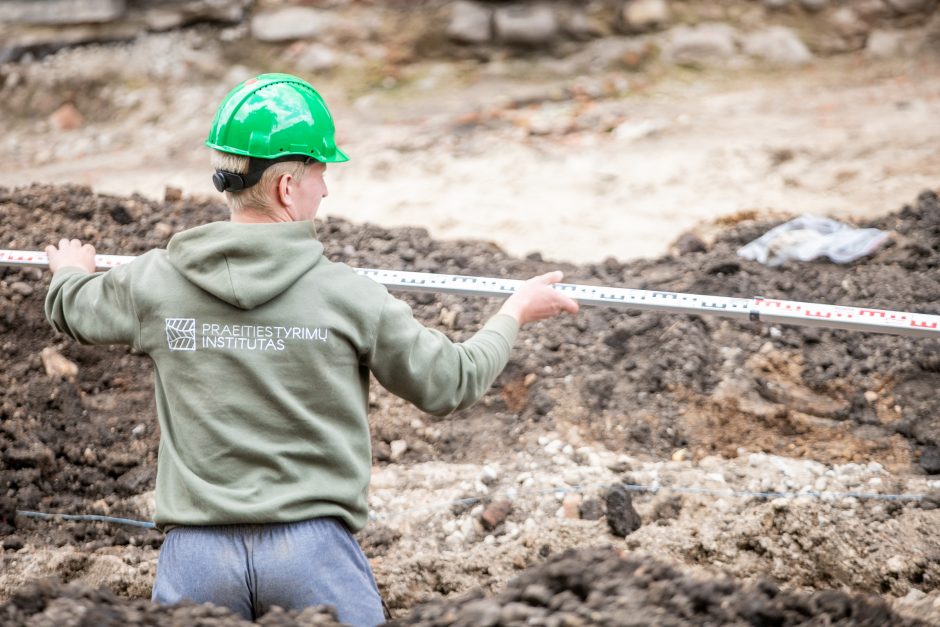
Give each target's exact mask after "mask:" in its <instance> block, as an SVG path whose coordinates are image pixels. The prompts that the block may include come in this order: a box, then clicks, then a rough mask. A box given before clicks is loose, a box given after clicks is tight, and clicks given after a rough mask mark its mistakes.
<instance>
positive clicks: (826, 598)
mask: <svg viewBox="0 0 940 627" xmlns="http://www.w3.org/2000/svg"><path fill="white" fill-rule="evenodd" d="M397 624H401V625H421V626H426V627H431V626H438V625H440V626H443V625H467V626H470V625H473V626H480V625H507V626H508V625H520V626H521V625H663V626H666V625H676V626H678V625H777V626H780V627H783V626H785V625H856V626H861V625H870V626H872V627H874V626H876V625H878V626H882V625H912V626H913V625H918V624H922V623H918V622H916V621H914V620H912V619H906V618H901V617H899V616H897V615H896V614H894V613H893V612H892V611H891V610H890V608H888V607H887V606H886V605H885V604H884V602H883V601H882V600H881V599H878V598H874V597H863V596H856V595H849V594H845V593H843V592H837V591H834V590H831V591H824V592H817V593H813V594H805V593H799V592H791V591H783V590H780V589H779V588H778V587H777V586H776V585H774V584H773V583H771V582H769V581H762V582H759V583H757V584H754V585H748V586H742V585H740V584H739V583H736V582H734V581H733V580H730V579H724V578H719V579H711V580H704V579H695V578H692V577H689V576H688V575H683V574H681V573H679V572H678V571H676V570H675V569H673V568H671V567H669V566H667V565H665V564H661V563H658V562H656V561H654V560H651V559H648V558H646V559H643V558H638V557H634V556H630V555H627V556H621V555H619V554H618V553H616V552H615V551H613V550H605V549H589V550H580V551H578V550H570V551H566V552H565V553H564V554H562V555H560V556H558V557H555V558H552V559H551V560H549V561H548V562H547V563H545V564H543V565H541V566H538V567H536V568H532V569H530V570H528V571H526V572H525V573H523V574H522V575H520V576H519V577H518V578H517V579H515V580H514V581H513V582H512V583H510V584H509V586H507V588H506V590H505V591H504V592H502V593H500V594H499V595H496V596H495V597H492V598H482V595H470V596H468V597H465V598H463V599H461V600H459V601H450V602H439V603H429V604H427V605H425V606H422V607H421V608H420V609H418V610H417V611H416V612H414V613H413V614H411V615H410V616H408V617H407V618H404V619H401V620H400V621H397ZM923 624H925V623H923Z"/></svg>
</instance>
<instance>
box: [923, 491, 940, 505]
mask: <svg viewBox="0 0 940 627" xmlns="http://www.w3.org/2000/svg"><path fill="white" fill-rule="evenodd" d="M920 506H921V509H938V508H940V488H934V489H933V490H930V491H929V492H927V494H925V495H924V499H923V500H922V501H921V502H920Z"/></svg>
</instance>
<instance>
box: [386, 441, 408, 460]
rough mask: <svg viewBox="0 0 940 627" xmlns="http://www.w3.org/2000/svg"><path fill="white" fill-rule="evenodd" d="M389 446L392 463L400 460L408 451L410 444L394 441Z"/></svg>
mask: <svg viewBox="0 0 940 627" xmlns="http://www.w3.org/2000/svg"><path fill="white" fill-rule="evenodd" d="M389 446H390V447H391V454H390V457H391V460H392V461H395V460H397V459H399V458H400V457H401V456H402V455H404V454H405V451H407V450H408V442H406V441H405V440H392V441H391V442H389Z"/></svg>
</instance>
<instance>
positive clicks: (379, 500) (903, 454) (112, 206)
mask: <svg viewBox="0 0 940 627" xmlns="http://www.w3.org/2000/svg"><path fill="white" fill-rule="evenodd" d="M0 212H2V214H3V216H4V227H5V228H4V240H3V241H2V242H0V245H2V247H3V248H12V249H25V250H37V249H41V248H42V247H43V246H44V245H46V244H47V243H49V242H50V241H52V240H55V239H58V238H59V237H63V236H69V237H72V236H74V237H80V238H83V239H85V240H88V241H90V242H92V243H94V244H95V245H96V246H97V248H98V250H99V252H100V253H104V254H131V255H132V254H139V253H142V252H144V251H146V250H148V249H150V248H153V247H162V246H165V245H166V243H167V241H168V239H169V238H170V237H171V236H172V234H173V233H174V232H177V231H179V230H182V229H185V228H189V227H192V226H196V225H198V224H202V223H204V222H207V221H211V220H222V219H225V217H226V212H225V210H224V207H222V206H221V205H219V204H217V203H212V202H206V201H195V200H192V199H188V198H183V199H180V200H177V201H171V202H156V201H153V200H148V199H145V198H143V197H140V196H132V197H118V196H108V195H101V194H95V193H93V192H92V191H91V190H89V189H88V188H84V187H76V186H46V185H33V186H30V187H25V188H16V189H8V188H0ZM779 222H780V219H779V218H777V219H770V218H767V217H762V216H761V215H759V214H754V213H747V214H739V215H737V216H734V217H732V218H726V219H723V220H721V221H719V222H716V223H714V224H713V225H710V226H709V227H708V228H704V229H702V230H700V231H699V232H696V233H688V234H687V235H686V236H684V237H683V238H680V240H678V241H677V244H676V246H675V253H674V254H672V255H669V256H664V257H661V258H658V259H652V260H640V261H631V262H621V261H619V260H617V259H614V258H608V259H606V260H604V261H602V262H600V263H592V264H582V265H575V264H570V263H566V262H560V261H554V260H550V259H543V258H542V257H541V256H540V255H538V254H533V255H529V256H527V257H515V256H512V255H509V254H507V253H506V252H504V251H503V250H501V249H500V248H499V247H497V246H496V245H494V244H491V243H487V242H481V241H471V240H464V241H439V240H435V239H432V238H431V237H430V236H429V234H428V233H427V232H426V231H425V230H423V229H419V228H396V229H385V228H380V227H378V226H374V225H370V224H353V223H350V222H347V221H344V220H340V219H336V218H329V219H328V220H326V221H325V222H322V223H319V224H318V233H319V235H320V238H321V239H322V240H323V242H324V244H325V247H326V251H327V254H328V256H329V257H330V258H331V259H333V260H334V261H339V262H344V263H348V264H350V265H352V266H355V267H376V268H391V269H401V270H415V271H423V272H441V273H449V274H466V275H474V276H494V277H503V278H527V277H529V276H532V275H535V274H538V273H542V272H545V271H548V270H553V269H562V270H564V271H565V273H566V279H565V280H566V281H568V282H571V283H583V284H593V285H609V286H619V287H631V288H641V289H653V290H663V291H674V292H690V293H698V294H715V295H722V296H736V297H751V296H754V295H761V296H765V297H769V298H783V299H787V300H799V301H808V302H822V303H830V304H845V305H855V306H867V307H875V308H883V309H894V310H901V311H916V312H922V313H931V314H938V313H940V305H938V303H940V274H938V272H937V264H938V261H937V260H938V259H940V257H938V253H940V202H938V198H937V195H936V194H935V193H934V192H932V191H925V192H923V193H921V194H920V195H919V196H917V198H916V199H914V200H913V201H912V202H911V204H910V205H907V206H905V207H903V208H901V209H899V210H898V211H896V212H894V213H892V214H890V215H887V216H885V217H882V218H878V219H871V220H865V221H863V222H860V223H859V226H865V227H875V228H880V229H884V230H887V231H890V232H891V233H892V238H891V240H890V241H889V243H888V244H887V245H885V246H883V247H882V248H881V249H879V250H878V251H876V252H874V253H873V254H872V255H870V256H868V257H866V258H863V259H860V260H858V261H855V262H853V263H850V264H846V265H836V264H833V263H830V262H828V261H825V260H820V261H814V262H804V263H793V264H789V265H784V266H782V267H776V268H770V267H766V266H763V265H761V264H759V263H757V262H753V261H748V260H745V259H743V258H741V257H739V256H738V255H737V254H736V250H737V248H738V247H740V246H741V245H743V244H745V243H747V242H748V241H751V240H752V239H754V238H756V237H758V236H759V235H761V234H763V233H764V232H766V231H767V230H769V229H770V228H772V227H773V226H775V225H776V224H778V223H779ZM47 280H48V278H47V277H46V276H45V275H44V272H43V271H41V270H39V269H22V268H18V269H14V268H0V347H2V350H3V353H4V363H5V366H4V368H3V369H2V371H0V390H2V392H3V399H2V401H0V545H2V547H3V549H4V550H3V552H2V553H0V563H2V565H3V567H2V568H0V573H2V574H0V599H2V600H6V605H4V606H3V607H2V608H0V616H5V617H7V618H9V619H10V620H11V621H14V622H15V621H21V622H25V621H26V620H28V619H29V617H30V616H35V615H38V614H43V613H46V614H45V616H46V617H47V618H48V617H49V616H52V614H48V612H53V611H60V612H61V614H59V615H61V616H73V617H74V616H79V615H82V616H86V617H94V616H98V615H102V616H103V615H106V614H107V615H111V614H109V613H115V614H114V615H120V616H124V617H125V618H126V617H128V616H131V615H133V616H134V617H136V618H134V619H133V620H136V621H138V622H139V623H140V624H167V623H169V622H170V621H172V620H185V621H192V620H196V619H198V620H203V619H205V620H206V621H209V620H210V619H211V620H217V621H219V622H217V623H215V624H234V623H233V622H232V623H230V622H227V621H230V620H231V621H234V620H235V619H234V618H233V617H230V616H225V615H224V613H222V612H221V611H217V610H216V609H212V610H209V609H198V608H188V609H186V608H184V609H180V610H168V609H155V608H150V607H149V606H147V605H146V602H144V601H141V599H145V598H146V597H148V596H149V586H150V584H151V583H152V578H153V572H154V565H155V560H156V551H157V549H158V548H159V546H160V543H161V540H162V537H161V535H160V534H159V533H157V532H155V531H151V530H146V529H141V528H138V527H131V526H120V525H112V524H106V523H101V522H63V521H61V520H52V521H49V520H40V519H35V518H29V517H25V516H22V515H17V514H16V511H17V510H38V511H42V512H57V513H65V514H102V515H110V516H121V517H127V518H132V519H143V520H146V519H148V518H149V517H150V516H152V489H153V484H154V478H155V461H156V454H157V444H158V439H159V433H158V430H157V425H156V420H155V415H154V408H153V400H152V390H151V386H152V371H151V365H150V363H149V360H148V359H147V357H146V356H144V355H140V354H135V353H134V352H133V351H131V350H130V349H128V348H125V347H87V346H81V345H79V344H77V343H75V342H73V341H71V340H68V339H66V338H64V337H63V336H61V335H57V334H56V333H55V332H54V331H53V330H52V329H51V327H49V325H48V323H47V322H46V321H45V319H44V316H43V306H42V303H43V297H44V293H45V287H46V284H47ZM402 298H403V299H405V300H406V301H408V302H409V303H410V304H411V305H412V306H413V308H414V311H415V315H416V316H417V317H418V319H420V320H421V321H422V322H424V323H425V324H427V325H429V326H431V327H434V328H437V329H439V330H441V331H442V332H444V333H446V334H448V335H449V336H450V337H452V338H453V339H455V340H458V341H459V340H462V339H465V338H467V337H469V336H470V335H471V334H472V333H473V332H474V331H475V330H476V329H478V328H479V327H480V326H481V325H482V323H483V322H484V321H485V320H486V319H487V317H489V316H490V315H492V314H493V313H495V312H496V310H497V309H498V306H499V303H498V302H497V301H494V300H487V299H482V298H477V299H473V298H465V297H458V296H441V295H434V294H423V295H402ZM938 348H940V345H938V342H937V340H936V339H933V338H913V337H901V336H893V335H880V334H866V333H858V332H850V331H842V330H832V329H823V328H810V327H797V326H778V325H763V324H760V323H753V322H741V321H735V320H729V319H724V318H719V317H706V316H685V315H667V314H657V313H650V312H647V313H640V312H631V311H624V310H614V309H606V308H587V307H586V308H583V309H582V311H581V313H579V314H578V315H577V316H574V317H564V318H558V319H554V320H551V321H546V322H542V323H538V324H536V325H533V326H531V327H528V328H526V329H525V330H524V331H523V333H522V334H521V335H520V339H519V340H518V341H517V345H516V347H515V350H514V353H513V357H512V359H511V361H510V364H509V366H508V367H507V368H506V370H505V372H504V373H503V374H502V375H501V376H500V377H499V379H498V380H497V382H496V384H495V385H494V387H493V389H492V390H491V391H490V392H489V393H488V394H487V395H486V397H485V398H484V399H483V400H482V401H481V402H480V403H478V404H477V405H476V406H475V407H473V408H471V409H469V410H466V411H464V412H461V413H460V414H459V415H455V416H452V417H450V418H448V419H446V420H433V419H431V418H429V417H428V416H426V415H423V414H421V413H420V412H418V411H417V410H415V409H413V408H411V407H410V406H408V405H407V404H406V403H404V402H403V401H401V400H399V399H396V398H394V397H392V396H391V395H389V394H387V393H386V392H384V391H383V390H381V389H380V388H378V387H375V388H374V390H373V394H372V400H371V403H370V405H371V407H370V409H371V416H372V424H373V458H374V459H373V461H374V479H373V485H372V496H371V500H370V505H371V509H372V511H373V514H374V518H373V520H372V521H371V522H370V523H369V525H368V526H367V527H366V529H365V530H364V531H363V532H362V534H361V535H360V542H361V543H362V544H363V546H364V548H365V549H366V552H367V555H368V556H369V557H370V559H371V561H372V564H373V568H374V570H375V572H376V576H377V578H378V581H379V585H380V589H381V590H382V592H383V595H384V596H385V598H386V600H387V601H388V602H389V605H390V606H391V607H392V609H393V611H394V612H395V615H396V617H397V619H398V620H400V621H402V622H403V623H404V624H428V625H431V624H434V625H437V624H441V625H443V624H486V623H485V621H484V622H479V621H481V620H482V618H481V617H488V618H487V620H489V619H490V618H493V617H494V616H495V617H496V618H495V619H493V620H497V621H501V622H505V623H506V624H523V623H525V621H528V620H530V619H532V620H537V621H544V623H536V624H582V623H591V622H595V621H594V618H593V617H595V614H592V612H594V613H596V616H599V617H605V616H609V617H615V616H617V615H618V612H619V613H620V614H619V615H621V616H622V615H624V614H623V613H622V612H629V614H628V615H629V616H635V617H637V620H638V621H639V622H640V623H643V624H656V623H657V621H659V624H704V623H706V622H708V621H712V622H714V621H719V620H720V621H725V622H730V623H732V624H734V622H735V621H737V622H739V623H741V624H749V622H750V623H752V622H753V621H754V620H755V617H763V618H762V619H761V620H765V622H768V623H773V624H798V620H797V619H798V618H799V617H800V616H823V615H825V616H826V617H828V620H830V624H917V623H916V622H914V621H916V620H928V621H929V620H937V619H938V617H940V568H938V566H937V564H940V538H937V534H936V529H937V528H938V523H940V513H938V508H937V504H938V500H940V499H938V497H937V493H936V491H937V489H940V477H938V476H937V474H938V473H940V449H938V447H940V435H938V434H940V411H938V410H940V398H937V396H936V393H935V390H936V389H937V387H938V385H940V350H938ZM661 460H671V461H665V462H664V461H661ZM615 486H627V487H628V488H629V490H630V493H631V494H632V499H631V501H632V502H631V503H630V507H629V508H627V509H635V514H636V517H637V521H638V522H639V524H638V525H636V526H633V528H631V529H630V530H629V531H626V532H625V531H624V530H622V529H621V530H618V529H617V528H616V524H615V523H616V521H615V518H616V517H615V516H614V514H615V513H619V512H614V511H613V509H612V505H611V504H612V501H611V498H610V494H611V491H612V489H613V487H615ZM693 488H694V489H693ZM624 489H626V488H624ZM696 490H698V491H696ZM741 491H747V492H748V494H747V495H743V496H742V495H740V494H737V493H736V492H738V493H739V492H741ZM801 492H802V493H803V495H802V496H798V495H799V493H801ZM809 492H814V493H827V494H828V496H826V497H825V498H821V497H819V496H814V495H812V494H808V493H809ZM784 493H786V494H787V495H789V496H780V495H781V494H784ZM872 494H875V495H878V496H876V497H874V498H871V497H870V495H872ZM775 495H776V496H775ZM866 495H867V496H866ZM791 497H792V498H791ZM624 535H625V536H626V537H623V536H624ZM610 545H613V546H614V547H615V550H613V551H612V550H611V549H610V548H607V549H602V548H599V547H603V546H607V547H609V546H610ZM579 547H580V548H582V550H579V551H574V552H567V551H568V550H569V549H573V548H579ZM583 547H594V548H593V549H585V548H583ZM627 551H628V552H627ZM624 552H627V553H624ZM621 553H623V554H621ZM654 554H655V555H656V558H654V557H653V555H654ZM50 576H51V577H56V578H58V579H59V580H60V583H50V582H48V581H47V582H45V583H42V584H40V583H37V582H38V581H40V580H42V579H43V578H45V577H50ZM511 581H513V582H514V583H512V584H510V583H509V582H511ZM69 582H73V583H71V584H69ZM24 585H27V586H31V587H27V588H25V589H23V588H22V587H23V586H24ZM507 586H508V587H507ZM24 590H25V591H24ZM836 590H839V592H836ZM18 591H19V592H18ZM592 591H593V592H592ZM664 591H665V592H664ZM677 591H679V592H681V594H678V592H677ZM666 592H668V594H666ZM467 594H470V596H469V597H467V596H466V595H467ZM17 595H19V596H17ZM870 595H876V598H871V596H870ZM458 599H459V600H458ZM428 602H431V603H432V604H431V605H423V604H425V603H428ZM4 612H6V614H4ZM96 612H99V613H103V614H96ZM173 612H183V614H180V615H179V616H176V615H174V614H173ZM214 612H215V613H214ZM762 612H764V613H765V614H762ZM807 612H809V613H808V614H807ZM173 616H176V619H174V618H173ZM279 616H280V618H279V619H278V620H281V619H283V621H282V623H277V624H330V623H329V622H316V621H329V620H331V618H330V615H329V613H328V612H326V611H323V612H321V611H319V610H317V611H314V610H310V611H308V615H304V614H299V613H293V614H292V613H283V614H280V615H279ZM127 620H128V621H129V622H132V621H131V620H130V619H127ZM271 620H272V621H273V620H274V618H273V617H272V619H271ZM568 620H570V621H572V622H567V623H566V622H565V621H568ZM578 620H580V621H582V623H578V622H577V621H578ZM597 620H601V619H597ZM611 620H613V619H612V618H611ZM291 621H294V622H293V623H291ZM670 621H672V622H670ZM696 621H698V622H696ZM840 621H841V622H840ZM865 621H868V622H867V623H866V622H865ZM206 624H210V623H209V622H207V623H206ZM271 624H275V623H274V622H272V623H271ZM488 624H496V622H492V623H488Z"/></svg>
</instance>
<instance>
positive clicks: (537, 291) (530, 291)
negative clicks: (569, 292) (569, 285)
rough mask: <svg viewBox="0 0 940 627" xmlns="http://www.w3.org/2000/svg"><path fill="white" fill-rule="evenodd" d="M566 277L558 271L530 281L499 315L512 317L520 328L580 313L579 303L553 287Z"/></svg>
mask: <svg viewBox="0 0 940 627" xmlns="http://www.w3.org/2000/svg"><path fill="white" fill-rule="evenodd" d="M564 276H565V275H564V273H562V272H561V271H560V270H556V271H555V272H549V273H547V274H543V275H541V276H537V277H533V278H531V279H529V280H528V281H526V282H525V283H523V284H522V287H520V288H519V289H518V290H517V291H516V292H515V293H514V294H513V295H512V296H510V297H509V298H508V299H507V300H506V302H505V303H503V306H502V307H501V308H500V310H499V313H503V314H507V315H509V316H512V317H513V318H515V319H516V321H517V322H518V323H519V326H520V327H521V326H522V325H524V324H528V323H529V322H537V321H538V320H544V319H545V318H550V317H552V316H554V315H557V314H560V313H561V312H563V311H567V312H568V313H570V314H576V313H578V309H579V306H578V303H577V301H575V300H572V299H571V298H568V297H567V296H565V295H563V294H562V293H561V292H558V291H556V290H554V289H552V287H551V286H552V285H553V284H555V283H558V282H559V281H561V280H562V279H563V278H564Z"/></svg>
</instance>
